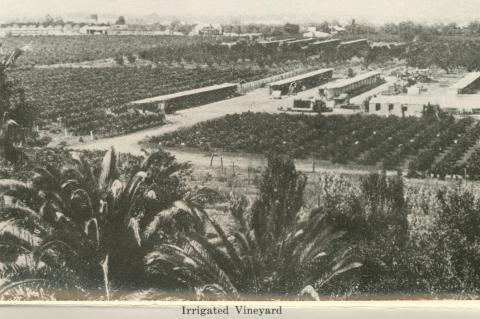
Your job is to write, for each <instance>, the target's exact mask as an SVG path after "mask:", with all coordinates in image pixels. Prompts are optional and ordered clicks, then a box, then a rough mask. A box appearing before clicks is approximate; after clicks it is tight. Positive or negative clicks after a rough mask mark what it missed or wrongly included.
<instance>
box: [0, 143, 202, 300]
mask: <svg viewBox="0 0 480 319" xmlns="http://www.w3.org/2000/svg"><path fill="white" fill-rule="evenodd" d="M72 160H73V165H71V166H67V167H64V168H63V169H62V170H57V169H55V168H54V167H51V166H47V168H38V169H36V170H35V175H34V177H33V179H32V182H31V183H28V184H24V183H21V182H18V181H10V180H3V181H2V180H0V186H3V188H2V187H0V193H1V194H3V195H4V198H5V196H9V197H13V198H14V199H15V200H16V204H15V207H17V206H18V207H22V208H23V207H28V211H29V212H31V213H32V216H34V217H35V218H36V219H35V220H32V221H31V224H32V225H31V227H30V228H25V227H24V228H22V231H23V230H25V232H15V231H8V229H7V228H5V229H3V230H2V231H0V234H1V235H2V236H4V235H5V236H7V235H8V236H9V237H12V236H13V237H16V239H17V240H20V241H21V240H22V238H21V236H30V237H32V238H37V239H36V240H33V241H31V242H30V248H31V249H32V250H39V249H41V247H44V246H45V245H46V247H45V249H47V250H45V251H48V252H49V253H50V252H51V253H52V254H55V255H56V256H58V259H59V260H60V261H61V264H62V267H65V268H67V269H72V274H74V275H75V278H76V279H77V280H76V281H75V282H78V283H79V284H78V285H77V286H78V287H81V290H82V291H85V292H87V293H88V295H87V297H89V298H96V299H98V298H104V299H107V300H108V299H111V298H112V297H114V296H112V295H113V294H122V293H124V292H128V291H130V290H131V289H139V288H143V287H149V286H151V284H152V282H150V281H149V278H148V276H147V274H146V273H145V272H144V266H143V257H144V255H145V254H147V252H149V251H150V249H152V247H154V245H155V244H156V242H158V241H162V242H167V243H169V242H174V241H175V239H176V236H177V232H180V233H181V232H187V231H188V232H190V231H195V232H198V233H201V232H202V230H203V221H202V217H201V216H200V215H198V214H197V212H198V210H197V209H192V208H191V207H196V206H198V207H201V206H202V204H203V202H202V200H203V199H204V198H203V197H202V194H203V195H208V192H202V191H199V192H195V193H188V192H185V193H183V194H176V197H174V198H171V201H170V202H168V200H167V199H166V198H162V195H163V194H162V193H159V191H161V190H162V183H163V184H164V181H163V180H162V179H165V180H168V179H169V178H170V180H175V178H172V176H174V175H175V174H178V173H179V172H181V171H182V170H184V169H185V168H186V166H185V165H182V164H178V163H176V162H175V161H174V160H173V157H169V156H168V155H167V154H166V153H164V152H157V153H154V154H151V155H150V156H148V157H147V158H146V159H145V160H144V162H143V163H141V164H140V165H139V166H138V167H136V168H135V169H134V170H132V171H131V172H130V174H129V176H130V177H129V178H126V179H124V178H122V176H120V175H119V173H118V168H117V165H116V164H117V154H116V152H115V151H114V149H113V148H112V149H110V150H109V151H108V152H107V153H106V154H105V156H104V158H103V161H102V163H101V166H100V167H99V169H98V174H97V173H96V171H97V170H96V169H95V168H94V167H92V165H91V164H90V163H89V162H88V161H86V160H85V159H84V158H82V157H80V156H73V159H72ZM163 186H165V185H163ZM167 186H169V185H167ZM182 197H184V199H183V198H182ZM167 204H168V207H167ZM4 208H5V209H7V208H8V206H4ZM24 215H25V214H23V215H22V214H21V212H19V211H18V209H16V210H15V212H13V211H12V213H11V215H8V214H2V217H0V222H5V223H9V222H10V219H11V218H9V217H10V216H13V217H12V218H15V219H14V220H18V221H21V223H22V224H21V225H23V223H26V221H27V219H26V218H25V216H24ZM9 225H10V224H9ZM39 227H43V228H45V229H46V230H48V231H46V230H45V231H44V230H42V229H40V228H39ZM5 236H4V237H5ZM0 238H1V239H2V243H4V244H5V245H7V247H10V246H11V245H10V246H8V243H7V241H4V240H3V239H4V238H3V237H0ZM50 243H51V244H50ZM47 244H48V245H47ZM59 247H61V248H62V249H60V248H59ZM63 248H68V249H63ZM8 249H10V248H8ZM42 251H43V248H42ZM11 254H12V256H17V257H18V256H19V254H20V253H19V252H18V251H15V252H12V253H11ZM2 256H4V255H2ZM5 256H6V255H5ZM40 256H41V257H42V258H45V257H47V256H48V254H46V253H41V254H40ZM60 269H61V267H60ZM32 275H33V276H22V275H21V274H16V276H7V277H5V276H4V278H5V279H7V281H6V282H5V284H4V286H2V287H3V288H2V287H0V292H2V291H3V290H2V289H6V290H10V286H9V285H15V287H18V286H24V285H25V284H27V282H25V283H24V282H22V280H21V279H25V278H28V280H37V279H38V280H39V278H40V277H38V276H36V275H35V274H32ZM53 277H54V278H55V276H53ZM42 278H43V277H42ZM52 282H53V283H55V284H56V282H55V280H53V281H50V283H52ZM56 296H58V291H57V295H56ZM67 298H69V297H67ZM69 299H70V298H69Z"/></svg>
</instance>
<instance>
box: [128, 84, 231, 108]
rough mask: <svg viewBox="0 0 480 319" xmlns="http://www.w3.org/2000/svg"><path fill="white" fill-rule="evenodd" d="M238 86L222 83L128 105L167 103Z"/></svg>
mask: <svg viewBox="0 0 480 319" xmlns="http://www.w3.org/2000/svg"><path fill="white" fill-rule="evenodd" d="M237 85H238V84H236V83H223V84H218V85H212V86H206V87H203V88H198V89H193V90H188V91H182V92H177V93H172V94H166V95H161V96H155V97H151V98H147V99H143V100H138V101H133V102H130V104H147V103H153V102H161V101H168V100H172V99H176V98H179V97H183V96H188V95H194V94H198V93H204V92H208V91H216V90H220V89H226V88H230V87H232V88H233V87H234V86H237Z"/></svg>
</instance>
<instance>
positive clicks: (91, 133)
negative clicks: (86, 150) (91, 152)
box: [90, 131, 93, 141]
mask: <svg viewBox="0 0 480 319" xmlns="http://www.w3.org/2000/svg"><path fill="white" fill-rule="evenodd" d="M90 139H91V140H92V141H93V131H90Z"/></svg>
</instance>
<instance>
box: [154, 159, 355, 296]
mask: <svg viewBox="0 0 480 319" xmlns="http://www.w3.org/2000/svg"><path fill="white" fill-rule="evenodd" d="M304 186H305V177H304V176H303V175H301V174H299V173H297V172H296V171H295V167H294V165H293V162H292V161H290V160H288V159H285V158H279V157H270V158H269V164H268V167H267V170H266V173H265V174H264V178H263V183H262V185H261V192H260V196H259V199H258V200H257V201H256V202H255V203H254V204H253V205H252V206H250V205H249V204H248V201H247V200H246V199H245V198H244V197H238V196H236V195H233V194H232V195H231V196H232V198H231V201H230V202H231V207H230V210H229V212H230V214H231V215H232V217H233V218H234V220H235V227H234V229H235V230H233V231H231V232H227V231H226V230H224V228H223V227H222V226H221V225H219V224H218V223H217V222H216V221H215V220H213V219H212V218H211V217H210V216H209V215H208V213H206V212H205V211H204V210H199V211H200V212H201V213H202V214H203V216H204V218H205V219H206V220H207V221H208V223H209V224H210V225H211V227H212V228H213V232H212V233H211V234H209V238H205V237H204V236H202V235H201V234H196V233H192V234H189V235H188V236H187V237H186V238H185V240H184V243H183V244H182V245H179V246H173V245H160V246H159V247H158V248H157V250H156V251H152V252H151V253H149V254H148V255H147V256H146V257H145V259H146V264H147V266H148V270H149V271H150V272H152V273H154V274H156V275H158V276H164V277H168V278H170V280H176V281H177V282H178V283H184V284H185V286H186V287H188V288H190V289H191V290H192V291H196V292H197V293H198V295H199V296H202V297H205V295H212V294H213V295H222V298H225V295H231V296H239V297H241V296H242V295H250V294H254V295H256V296H258V295H261V294H265V295H267V296H276V295H283V296H288V297H290V298H291V297H295V296H298V295H304V294H307V295H308V296H309V297H310V298H313V299H319V295H318V292H319V291H321V289H322V287H324V286H325V285H326V284H328V283H329V282H330V281H331V280H332V279H333V278H334V277H336V276H337V275H340V274H342V273H344V272H346V271H349V270H351V269H354V268H357V267H360V266H361V264H360V263H357V262H351V261H350V258H349V251H350V249H349V248H338V244H336V240H337V239H339V238H341V237H342V236H343V235H344V232H338V231H335V229H333V227H331V226H329V225H328V223H327V221H326V219H327V218H326V217H325V214H323V213H322V212H321V211H320V210H314V211H312V212H303V211H302V210H301V207H300V206H301V205H300V201H301V198H302V195H303V188H304ZM334 244H335V249H336V251H333V248H334Z"/></svg>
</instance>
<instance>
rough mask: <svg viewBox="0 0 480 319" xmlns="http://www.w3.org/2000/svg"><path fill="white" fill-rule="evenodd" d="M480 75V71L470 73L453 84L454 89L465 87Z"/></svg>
mask: <svg viewBox="0 0 480 319" xmlns="http://www.w3.org/2000/svg"><path fill="white" fill-rule="evenodd" d="M479 77H480V72H472V73H468V74H467V75H466V76H465V77H464V78H463V79H461V80H460V81H458V82H457V83H455V84H454V85H452V86H451V87H450V88H452V89H458V90H461V89H464V88H466V87H467V86H469V85H470V84H472V83H473V82H474V81H475V80H477V79H478V78H479Z"/></svg>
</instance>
